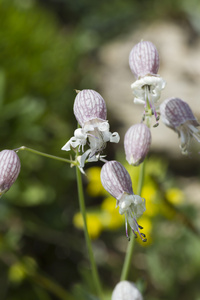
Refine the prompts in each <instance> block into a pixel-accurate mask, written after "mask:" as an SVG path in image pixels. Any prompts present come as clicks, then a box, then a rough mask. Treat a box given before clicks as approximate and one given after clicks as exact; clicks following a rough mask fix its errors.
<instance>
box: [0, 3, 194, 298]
mask: <svg viewBox="0 0 200 300" xmlns="http://www.w3.org/2000/svg"><path fill="white" fill-rule="evenodd" d="M194 8H195V9H194ZM199 15H200V4H199V1H198V0H191V1H188V0H183V1H182V0H181V1H179V0H177V1H174V0H173V1H172V0H165V1H160V0H151V1H147V0H142V1H141V0H140V1H137V0H125V1H122V0H115V1H114V0H113V1H105V0H103V1H94V0H74V1H70V0H57V1H56V0H38V1H36V0H35V1H34V0H0V20H1V22H0V24H1V27H0V111H1V120H0V140H1V150H3V149H14V148H17V147H19V146H22V145H26V146H28V147H32V148H35V149H37V150H39V151H44V152H48V153H50V154H54V155H58V156H63V157H66V153H63V152H62V151H61V150H60V149H61V147H62V146H63V145H64V144H65V142H66V141H67V140H68V139H69V138H70V136H71V135H72V134H73V131H74V129H75V128H76V120H75V118H74V115H73V101H74V98H75V91H74V89H83V88H91V89H97V90H98V81H97V80H96V75H95V74H96V72H98V70H97V69H96V66H97V65H98V61H97V55H96V54H97V52H98V49H99V48H100V47H101V46H102V45H103V44H105V43H106V42H108V41H110V39H112V38H115V37H116V36H119V35H121V36H123V35H126V33H127V32H128V31H129V30H133V28H135V29H137V27H138V24H140V22H146V23H148V22H149V21H150V20H153V19H159V18H160V19H162V18H166V19H170V18H171V19H174V20H176V22H186V23H187V24H189V26H191V27H192V28H193V32H194V34H199V32H200V20H199ZM98 91H99V90H98ZM99 92H100V93H102V95H103V91H99ZM111 123H112V120H111ZM120 150H122V149H118V148H117V147H116V148H115V149H113V148H112V149H111V150H108V151H110V152H109V157H110V158H112V159H113V158H114V157H119V160H120V161H121V162H123V161H124V156H122V155H121V156H120V154H119V153H120ZM19 156H20V159H21V163H22V169H21V173H20V176H19V178H18V180H17V181H16V183H15V184H14V186H13V187H12V188H11V189H10V191H9V192H8V193H6V194H5V195H4V196H3V197H2V198H1V200H0V299H1V300H19V299H20V300H23V299H27V298H28V299H29V300H32V299H34V300H35V299H38V300H40V299H41V300H50V299H52V300H54V299H69V300H70V299H92V297H90V296H89V295H90V294H91V293H93V292H94V288H93V285H92V280H91V274H90V270H89V265H88V261H87V253H86V249H85V242H84V237H83V232H82V230H81V227H82V225H81V224H82V223H81V218H80V215H79V214H78V210H79V208H78V199H77V193H76V181H75V172H74V169H71V168H70V166H69V165H66V164H63V163H61V162H58V161H53V160H50V159H45V158H43V157H40V156H36V155H34V154H31V153H28V152H25V151H24V152H20V153H19ZM67 157H69V156H68V154H67ZM124 163H125V162H124ZM155 166H156V167H155ZM126 167H127V168H128V170H129V171H130V173H131V174H133V175H134V176H136V177H137V176H138V169H137V168H136V169H137V170H136V169H135V171H134V172H133V168H131V169H130V167H129V166H128V165H126ZM148 168H149V169H148V172H147V178H146V181H145V187H144V189H143V193H144V196H145V197H146V198H148V199H150V201H151V202H150V203H149V204H148V203H147V205H149V210H148V212H147V214H146V215H145V216H144V219H143V220H141V222H142V223H143V224H144V227H146V228H147V232H148V233H147V235H148V236H149V237H148V240H149V242H148V243H147V245H146V247H143V246H144V244H143V245H142V246H141V244H140V243H136V245H135V255H134V259H133V268H132V270H131V274H130V280H132V281H138V284H139V285H140V286H141V287H142V290H143V292H144V296H145V299H147V300H158V299H161V298H162V299H176V300H177V299H188V298H190V299H195V300H199V299H200V292H199V278H200V256H199V253H200V242H199V237H198V232H196V230H195V228H194V227H193V224H192V223H191V222H190V220H191V219H192V220H195V217H196V211H195V210H194V209H193V207H191V206H189V205H188V204H187V201H183V198H184V197H182V195H181V191H180V188H179V187H178V186H177V185H176V181H175V176H174V175H175V174H172V173H170V171H169V173H168V171H167V162H163V161H160V160H159V159H158V160H155V159H154V161H153V166H152V165H151V162H149V164H148ZM151 170H154V172H152V171H151ZM136 177H134V178H133V179H134V183H137V178H136ZM98 178H99V169H98V164H97V168H96V169H91V170H90V169H88V180H86V179H85V187H86V204H87V206H88V207H89V209H88V211H89V214H88V222H89V228H90V229H91V228H92V229H93V232H91V231H90V234H91V237H92V238H93V247H94V253H95V257H96V259H97V261H98V265H99V269H100V275H101V277H102V279H103V284H104V287H105V291H107V294H108V299H109V297H110V294H111V291H112V289H113V287H114V285H115V284H116V283H117V282H118V281H119V276H120V271H121V267H122V262H123V258H124V251H125V248H126V245H127V241H126V237H125V233H124V220H123V218H122V217H120V216H119V215H118V214H117V213H116V212H117V210H116V209H115V201H113V199H112V198H110V197H108V195H106V194H104V192H102V187H101V185H100V183H99V179H98ZM94 187H95V188H94ZM135 189H136V187H135V186H134V190H135ZM158 189H159V191H160V192H159V193H160V194H159V193H158V192H157V191H158ZM94 193H96V194H94ZM170 193H171V194H170ZM146 195H147V196H146ZM149 196H150V197H149ZM170 203H171V204H170ZM174 205H175V208H174ZM158 208H159V209H158ZM158 210H159V211H158ZM90 224H91V225H90ZM94 225H95V226H94ZM185 225H186V226H185ZM163 233H165V234H163ZM139 279H140V280H139ZM69 292H70V293H69ZM88 293H89V294H88ZM71 294H72V295H73V296H71Z"/></svg>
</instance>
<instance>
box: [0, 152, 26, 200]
mask: <svg viewBox="0 0 200 300" xmlns="http://www.w3.org/2000/svg"><path fill="white" fill-rule="evenodd" d="M20 168H21V164H20V160H19V157H18V155H17V154H16V152H15V151H13V150H2V151H1V152H0V196H2V195H3V194H4V193H6V192H7V191H8V190H9V189H10V187H11V186H12V185H13V183H14V182H15V180H16V179H17V177H18V175H19V172H20Z"/></svg>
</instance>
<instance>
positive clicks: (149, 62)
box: [129, 41, 159, 79]
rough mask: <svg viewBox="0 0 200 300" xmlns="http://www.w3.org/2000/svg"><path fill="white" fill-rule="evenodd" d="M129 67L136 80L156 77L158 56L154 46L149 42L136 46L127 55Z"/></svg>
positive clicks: (142, 42)
mask: <svg viewBox="0 0 200 300" xmlns="http://www.w3.org/2000/svg"><path fill="white" fill-rule="evenodd" d="M129 66H130V69H131V71H132V73H133V74H134V75H135V77H136V78H137V79H139V78H141V77H144V76H147V75H148V76H149V75H156V74H157V73H158V69H159V54H158V51H157V49H156V47H155V45H154V44H153V43H152V42H149V41H141V42H140V43H138V44H136V45H135V46H134V47H133V48H132V50H131V52H130V55H129Z"/></svg>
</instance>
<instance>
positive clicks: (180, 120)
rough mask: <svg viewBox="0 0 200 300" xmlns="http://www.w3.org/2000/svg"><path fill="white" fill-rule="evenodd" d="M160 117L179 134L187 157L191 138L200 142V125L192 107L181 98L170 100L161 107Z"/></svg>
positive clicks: (182, 149) (181, 146) (183, 151)
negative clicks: (199, 127)
mask: <svg viewBox="0 0 200 300" xmlns="http://www.w3.org/2000/svg"><path fill="white" fill-rule="evenodd" d="M160 115H161V119H162V121H163V123H164V124H165V125H166V126H168V127H170V128H171V129H173V130H174V131H176V132H177V133H178V135H179V137H180V139H181V145H180V148H181V151H182V153H183V154H186V155H187V154H188V148H189V144H190V139H191V137H192V136H193V137H194V138H195V139H196V140H197V141H198V142H200V130H199V129H198V128H197V127H198V126H200V124H199V122H198V121H197V119H196V118H195V116H194V114H193V112H192V110H191V108H190V106H189V105H188V104H187V103H186V102H184V101H183V100H181V99H179V98H169V99H166V100H165V101H164V102H163V103H162V104H161V105H160Z"/></svg>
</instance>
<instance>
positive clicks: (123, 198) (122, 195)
mask: <svg viewBox="0 0 200 300" xmlns="http://www.w3.org/2000/svg"><path fill="white" fill-rule="evenodd" d="M101 182H102V185H103V187H104V188H105V190H106V191H107V192H108V193H110V194H111V195H112V196H113V197H114V198H115V199H116V200H117V206H119V213H120V214H121V215H124V216H125V226H126V236H127V238H128V239H129V235H128V224H129V225H130V227H131V229H132V231H133V233H134V235H135V236H137V233H138V234H139V236H140V237H141V239H142V240H143V241H144V242H145V241H146V238H145V235H144V234H143V233H141V232H140V229H142V227H141V226H140V225H139V224H138V222H137V219H138V218H140V217H141V216H142V215H143V213H144V212H145V210H146V207H145V199H144V198H142V197H140V196H138V195H135V194H134V193H133V189H132V182H131V178H130V175H129V173H128V171H127V170H126V169H125V168H124V166H123V165H122V164H121V163H119V162H117V161H115V160H113V161H109V162H106V163H105V164H104V165H103V167H102V169H101Z"/></svg>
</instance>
